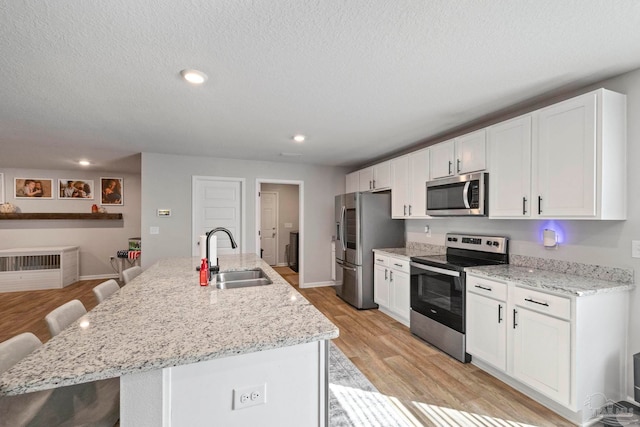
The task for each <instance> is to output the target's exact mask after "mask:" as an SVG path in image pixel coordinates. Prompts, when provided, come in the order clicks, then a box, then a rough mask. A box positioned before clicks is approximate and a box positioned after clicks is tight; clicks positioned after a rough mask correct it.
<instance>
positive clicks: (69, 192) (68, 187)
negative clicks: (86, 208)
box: [58, 178, 95, 200]
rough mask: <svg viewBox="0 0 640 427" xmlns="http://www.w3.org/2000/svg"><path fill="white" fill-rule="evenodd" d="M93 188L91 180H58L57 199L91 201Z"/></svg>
mask: <svg viewBox="0 0 640 427" xmlns="http://www.w3.org/2000/svg"><path fill="white" fill-rule="evenodd" d="M94 193H95V187H94V186H93V180H92V179H71V178H66V179H58V199H60V200H93V198H94Z"/></svg>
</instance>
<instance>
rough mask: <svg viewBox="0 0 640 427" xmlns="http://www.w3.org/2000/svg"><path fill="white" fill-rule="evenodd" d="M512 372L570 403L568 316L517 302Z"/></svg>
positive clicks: (557, 399) (565, 403)
mask: <svg viewBox="0 0 640 427" xmlns="http://www.w3.org/2000/svg"><path fill="white" fill-rule="evenodd" d="M512 314H513V321H514V329H513V365H512V366H513V376H514V377H515V378H517V379H519V380H520V381H522V382H523V383H525V384H527V385H529V386H530V387H532V388H534V389H536V390H538V391H540V392H541V393H543V394H545V395H547V396H548V397H550V398H552V399H554V400H555V401H557V402H559V403H561V404H563V405H568V404H569V399H570V387H569V385H570V381H571V328H570V323H569V322H568V321H565V320H560V319H556V318H555V317H551V316H547V315H545V314H542V313H537V312H535V311H532V310H528V309H526V308H524V307H520V306H516V307H515V308H514V311H513V313H512Z"/></svg>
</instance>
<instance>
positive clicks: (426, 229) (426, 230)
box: [424, 225, 431, 237]
mask: <svg viewBox="0 0 640 427" xmlns="http://www.w3.org/2000/svg"><path fill="white" fill-rule="evenodd" d="M424 234H425V236H427V237H431V227H429V226H428V225H425V226H424Z"/></svg>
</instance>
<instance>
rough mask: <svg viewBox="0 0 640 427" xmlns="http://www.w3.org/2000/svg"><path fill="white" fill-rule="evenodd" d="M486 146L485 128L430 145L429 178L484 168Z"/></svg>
mask: <svg viewBox="0 0 640 427" xmlns="http://www.w3.org/2000/svg"><path fill="white" fill-rule="evenodd" d="M486 147H487V137H486V131H485V129H480V130H478V131H475V132H471V133H469V134H466V135H462V136H460V137H458V138H455V139H452V140H450V141H445V142H441V143H440V144H436V145H433V146H431V147H430V148H431V178H433V179H437V178H444V177H447V176H453V175H462V174H467V173H471V172H477V171H481V170H484V169H486V167H487V165H486V158H487V153H486V151H487V148H486Z"/></svg>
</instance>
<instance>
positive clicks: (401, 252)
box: [373, 247, 444, 261]
mask: <svg viewBox="0 0 640 427" xmlns="http://www.w3.org/2000/svg"><path fill="white" fill-rule="evenodd" d="M373 251H374V252H381V253H382V252H383V253H382V255H387V256H392V257H396V258H405V259H406V260H407V261H409V260H410V258H411V257H414V256H429V255H442V254H443V253H444V252H443V251H442V250H441V249H438V248H433V249H425V248H420V247H406V248H382V249H374V250H373Z"/></svg>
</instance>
